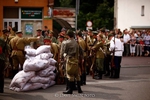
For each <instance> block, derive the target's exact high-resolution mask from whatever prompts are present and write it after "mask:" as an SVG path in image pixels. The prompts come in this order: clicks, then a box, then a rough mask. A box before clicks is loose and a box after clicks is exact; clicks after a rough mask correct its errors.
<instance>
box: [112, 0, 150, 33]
mask: <svg viewBox="0 0 150 100" xmlns="http://www.w3.org/2000/svg"><path fill="white" fill-rule="evenodd" d="M149 9H150V0H115V1H114V28H120V29H121V30H122V31H123V30H124V29H150V11H149Z"/></svg>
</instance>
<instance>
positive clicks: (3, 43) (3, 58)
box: [0, 30, 9, 93]
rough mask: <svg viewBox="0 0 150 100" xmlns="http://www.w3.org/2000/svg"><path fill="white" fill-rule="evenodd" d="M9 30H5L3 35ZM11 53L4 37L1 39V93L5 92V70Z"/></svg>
mask: <svg viewBox="0 0 150 100" xmlns="http://www.w3.org/2000/svg"><path fill="white" fill-rule="evenodd" d="M8 32H9V31H8V30H3V34H7V33H8ZM8 53H9V46H8V44H7V41H5V40H4V38H3V37H0V93H3V92H4V68H5V62H6V56H8Z"/></svg>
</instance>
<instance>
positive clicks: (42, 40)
mask: <svg viewBox="0 0 150 100" xmlns="http://www.w3.org/2000/svg"><path fill="white" fill-rule="evenodd" d="M36 31H37V33H36V36H35V37H40V38H39V40H38V41H36V42H31V46H32V47H33V48H34V49H37V48H38V47H39V46H41V45H43V44H44V36H43V35H42V30H41V29H37V30H36Z"/></svg>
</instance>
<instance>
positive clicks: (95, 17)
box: [78, 0, 114, 30]
mask: <svg viewBox="0 0 150 100" xmlns="http://www.w3.org/2000/svg"><path fill="white" fill-rule="evenodd" d="M87 9H88V7H87ZM83 12H84V13H83ZM85 12H88V10H86V11H82V10H80V13H79V15H78V28H79V27H82V28H84V29H85V28H86V27H85V25H83V23H85V24H86V22H87V21H88V20H91V21H92V22H93V26H92V27H93V29H94V30H96V29H97V28H98V29H100V28H102V27H105V28H108V29H113V15H114V10H113V7H110V6H109V2H108V1H107V0H104V1H103V2H102V3H100V4H97V6H96V10H95V12H88V13H85ZM83 16H84V17H83ZM85 17H86V18H85ZM83 21H84V22H83ZM81 22H82V23H81ZM80 23H81V24H82V26H81V25H79V24H80Z"/></svg>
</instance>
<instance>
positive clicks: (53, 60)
mask: <svg viewBox="0 0 150 100" xmlns="http://www.w3.org/2000/svg"><path fill="white" fill-rule="evenodd" d="M48 61H49V63H50V65H53V66H55V64H56V63H57V61H56V60H55V59H54V58H50V59H49V60H48Z"/></svg>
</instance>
